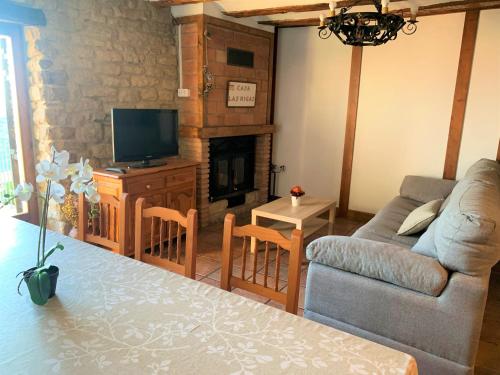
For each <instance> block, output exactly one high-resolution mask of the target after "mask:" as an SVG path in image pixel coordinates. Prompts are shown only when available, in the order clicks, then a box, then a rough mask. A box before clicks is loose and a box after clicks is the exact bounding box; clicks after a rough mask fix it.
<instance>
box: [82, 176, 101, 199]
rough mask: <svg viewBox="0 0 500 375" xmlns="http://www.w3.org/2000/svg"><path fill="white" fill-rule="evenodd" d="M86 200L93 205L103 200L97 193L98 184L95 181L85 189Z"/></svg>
mask: <svg viewBox="0 0 500 375" xmlns="http://www.w3.org/2000/svg"><path fill="white" fill-rule="evenodd" d="M85 198H87V200H88V201H89V202H90V203H92V204H96V203H98V202H99V201H100V200H101V196H100V195H99V193H98V192H97V184H96V183H95V182H94V181H92V182H90V183H89V184H88V185H87V187H86V189H85Z"/></svg>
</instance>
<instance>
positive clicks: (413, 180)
mask: <svg viewBox="0 0 500 375" xmlns="http://www.w3.org/2000/svg"><path fill="white" fill-rule="evenodd" d="M456 184H457V181H455V180H443V179H441V178H432V177H422V176H405V178H404V179H403V182H402V183H401V187H400V188H399V195H401V196H402V197H403V198H409V199H413V200H414V201H418V202H422V203H427V202H430V201H433V200H436V199H445V198H446V197H447V196H448V195H450V193H451V191H452V190H453V188H454V187H455V185H456Z"/></svg>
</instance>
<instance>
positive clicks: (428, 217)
mask: <svg viewBox="0 0 500 375" xmlns="http://www.w3.org/2000/svg"><path fill="white" fill-rule="evenodd" d="M442 203H443V200H442V199H436V200H434V201H430V202H427V203H424V204H423V205H421V206H420V207H417V208H415V209H414V210H413V211H412V212H410V214H409V215H408V216H407V217H406V219H405V221H403V224H401V226H400V227H399V229H398V234H399V235H400V236H409V235H410V234H416V233H419V232H422V231H423V230H424V229H425V228H427V227H428V226H429V224H430V223H432V221H433V220H434V219H435V218H436V216H437V214H438V211H439V207H441V204H442Z"/></svg>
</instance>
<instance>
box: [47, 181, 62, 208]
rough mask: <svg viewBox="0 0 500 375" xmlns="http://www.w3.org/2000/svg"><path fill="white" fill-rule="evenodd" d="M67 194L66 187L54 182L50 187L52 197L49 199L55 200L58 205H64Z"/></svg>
mask: <svg viewBox="0 0 500 375" xmlns="http://www.w3.org/2000/svg"><path fill="white" fill-rule="evenodd" d="M65 194H66V190H65V189H64V186H62V185H61V184H60V183H58V182H52V184H51V185H50V197H49V199H53V200H54V201H55V202H56V203H64V195H65Z"/></svg>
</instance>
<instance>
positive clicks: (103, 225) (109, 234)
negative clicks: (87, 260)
mask: <svg viewBox="0 0 500 375" xmlns="http://www.w3.org/2000/svg"><path fill="white" fill-rule="evenodd" d="M99 194H100V196H101V200H100V201H99V203H96V204H95V206H94V207H92V214H91V215H89V212H90V210H91V206H90V204H89V202H88V201H87V200H86V199H85V197H84V195H83V194H80V195H79V197H78V239H79V240H81V241H85V242H89V243H93V244H96V245H99V246H102V247H105V248H108V249H110V250H112V251H113V252H116V253H119V254H122V255H124V254H125V250H126V249H125V246H126V245H127V238H128V234H129V233H128V225H127V223H128V215H129V202H128V201H129V199H128V194H127V193H123V194H122V195H121V196H120V198H117V197H115V196H113V195H110V194H104V193H99Z"/></svg>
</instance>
